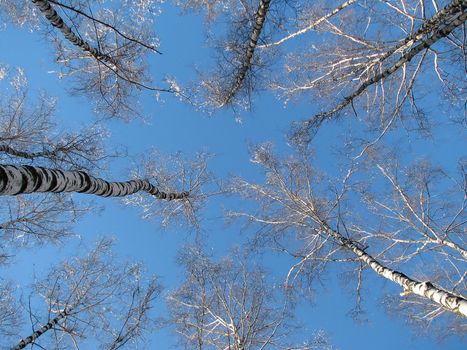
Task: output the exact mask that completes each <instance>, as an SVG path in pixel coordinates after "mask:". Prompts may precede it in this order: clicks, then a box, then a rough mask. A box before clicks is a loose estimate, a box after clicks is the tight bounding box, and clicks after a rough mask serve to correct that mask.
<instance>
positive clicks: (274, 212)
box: [232, 145, 467, 330]
mask: <svg viewBox="0 0 467 350" xmlns="http://www.w3.org/2000/svg"><path fill="white" fill-rule="evenodd" d="M252 161H253V162H255V163H258V164H260V165H261V166H262V167H264V171H265V175H266V179H267V180H266V181H265V183H264V184H255V183H250V182H248V181H246V180H243V179H238V180H237V181H236V182H235V183H234V185H233V189H234V190H235V191H237V192H238V193H240V194H242V195H243V196H245V197H246V198H248V199H252V200H256V201H257V202H258V204H259V205H260V207H259V208H260V209H259V210H258V211H257V212H235V213H232V215H234V216H238V217H243V218H246V219H247V220H248V221H250V222H253V223H257V224H259V225H261V226H262V227H263V229H262V230H260V232H262V233H261V234H260V235H259V236H258V237H257V239H256V240H255V241H256V242H257V244H273V246H275V247H276V248H279V249H280V250H281V251H284V252H288V253H289V254H290V256H292V257H293V258H295V259H296V263H295V264H294V265H293V266H292V267H291V268H290V271H289V273H288V276H287V278H286V284H288V285H291V286H294V285H296V286H299V285H300V284H299V283H298V282H299V281H300V279H301V278H302V274H304V273H303V271H309V273H308V275H307V276H308V278H309V277H310V276H311V278H313V277H316V275H315V276H313V273H315V274H319V273H320V272H319V271H324V269H325V268H326V266H327V265H328V264H332V263H341V264H346V263H348V264H357V270H360V269H365V268H366V269H368V270H369V271H371V272H373V273H374V274H375V275H376V276H379V277H380V278H384V279H387V280H389V281H391V282H393V283H395V284H396V285H399V286H400V288H401V296H402V297H403V298H406V297H407V295H410V296H415V297H416V299H417V300H418V302H419V303H423V304H424V305H431V306H430V307H429V308H426V309H425V311H427V310H429V309H430V308H431V310H430V311H427V313H426V314H425V315H423V316H425V320H427V319H430V320H433V319H434V318H436V317H438V316H440V315H441V314H443V313H448V314H450V316H448V317H447V318H448V319H450V320H451V321H452V322H454V323H455V324H457V325H458V326H457V329H458V330H459V329H462V328H463V327H465V324H464V325H462V324H463V323H464V322H465V321H464V320H463V318H465V317H467V314H466V307H467V300H466V298H465V287H466V286H465V274H463V268H462V266H464V265H465V262H466V259H465V256H464V253H465V246H464V242H463V238H462V236H460V237H459V236H456V234H455V232H452V233H451V232H450V230H451V229H452V230H462V228H461V227H463V226H464V225H465V220H463V219H462V217H463V216H465V203H463V201H464V200H465V198H463V194H462V195H461V196H460V197H462V198H460V203H459V204H458V206H454V205H453V208H455V207H457V209H453V210H452V211H450V212H449V214H448V213H445V214H446V216H445V217H443V218H435V217H432V216H428V217H427V216H424V214H422V213H427V211H429V212H430V213H431V212H432V210H433V213H434V212H436V210H435V209H434V208H432V207H431V206H436V205H437V204H435V203H431V202H426V201H425V200H423V202H421V203H420V205H421V208H414V207H412V205H414V204H415V203H416V202H413V201H412V199H409V197H408V196H409V194H408V192H407V193H406V192H404V190H402V189H401V187H398V185H396V187H395V191H396V192H397V193H398V195H399V197H400V200H401V201H402V202H403V203H404V205H405V206H406V207H407V208H408V212H409V213H407V210H404V213H405V214H404V215H409V214H410V215H412V216H411V217H410V219H407V220H406V219H404V218H405V217H406V216H402V219H401V220H402V222H399V225H404V226H405V228H404V229H402V228H400V227H397V226H396V227H393V226H392V225H389V224H385V223H384V222H382V223H380V222H379V221H377V220H374V218H372V216H371V215H368V212H367V210H368V208H365V207H361V206H358V205H356V203H368V204H369V205H372V203H376V205H377V206H380V207H381V208H382V210H383V211H384V210H388V211H390V210H391V205H390V204H389V203H387V202H385V201H384V199H383V198H382V197H381V196H377V197H376V198H374V197H371V198H374V199H371V200H367V201H361V199H359V198H356V197H355V192H354V191H355V190H356V188H355V187H353V185H351V183H352V182H351V181H350V179H351V178H352V171H350V172H349V173H348V174H347V176H346V177H344V179H343V182H342V180H340V182H341V183H343V187H342V188H340V189H338V190H337V189H336V190H335V191H331V190H330V189H332V187H331V185H332V181H330V180H328V179H326V177H324V176H323V175H319V172H318V171H317V170H316V169H314V168H313V167H312V165H311V164H310V159H309V158H308V157H307V156H306V154H299V155H298V156H295V157H289V158H286V159H281V158H279V157H276V156H275V155H274V154H273V153H272V151H271V148H270V146H268V145H262V146H258V147H256V148H255V149H254V150H253V154H252ZM385 171H386V170H385V169H383V176H384V177H386V178H387V176H388V174H387V173H386V174H385ZM369 178H370V177H369ZM390 178H391V177H390ZM367 181H368V180H367ZM357 187H358V186H357ZM365 193H367V192H366V191H365ZM401 193H402V194H401ZM421 198H423V197H421ZM443 198H444V199H445V200H447V201H449V199H451V198H450V197H449V196H446V194H445V195H444V196H443ZM428 207H430V209H428ZM346 208H349V209H346ZM350 208H352V209H350ZM410 208H412V209H410ZM420 210H422V213H420ZM420 215H422V217H423V219H421V217H420ZM390 217H391V215H390ZM399 218H400V217H399ZM399 218H398V219H397V220H399ZM435 219H436V220H435ZM428 222H429V224H427V223H428ZM444 222H445V223H446V225H447V226H443V225H444V224H443V223H444ZM357 223H358V224H357ZM379 225H381V226H379ZM419 225H422V226H424V228H423V229H418V228H417V227H420V226H419ZM426 226H429V227H432V228H434V227H436V230H437V231H438V230H439V231H438V232H433V229H430V228H429V227H428V228H427V227H426ZM372 227H380V230H379V231H377V232H378V233H377V232H373V231H372ZM443 227H445V228H444V229H443ZM392 228H394V232H391V229H392ZM456 232H460V231H456ZM379 234H380V235H381V236H383V240H384V239H387V240H388V241H389V242H390V243H388V244H383V245H381V242H380V241H378V239H379V238H381V237H378V235H379ZM408 235H410V238H408ZM417 236H418V237H417ZM420 236H421V237H420ZM437 238H439V240H437ZM297 240H298V242H300V244H298V248H293V247H297V244H296V243H297ZM261 242H263V243H261ZM430 247H431V249H430ZM425 249H426V251H425ZM436 251H439V252H440V255H439V256H438V259H436V257H435V256H433V252H436ZM424 254H425V256H426V257H427V260H428V261H437V262H436V265H434V266H430V265H429V263H427V264H424V265H422V266H420V267H419V268H418V269H416V268H414V266H413V265H409V264H407V265H405V264H404V261H406V260H408V259H414V260H415V259H416V258H421V257H422V256H423V255H424ZM428 256H429V257H430V258H428ZM413 262H414V261H412V263H413ZM401 267H403V268H404V269H407V271H404V270H400V268H401ZM438 268H441V269H446V273H447V276H449V279H446V278H444V279H439V281H440V282H443V283H444V285H443V286H440V285H438V284H437V283H436V282H437V281H438V280H437V281H436V282H435V281H434V280H431V281H430V280H429V279H426V277H428V276H430V275H431V277H433V278H435V277H437V276H436V271H437V270H438ZM416 271H423V273H424V277H425V278H424V279H417V278H416V277H414V276H411V273H415V272H416ZM309 280H310V279H308V280H307V281H309ZM360 283H361V282H359V284H360ZM392 298H399V297H398V296H392ZM403 300H404V299H403ZM433 309H434V310H436V311H434V312H431V311H433ZM414 313H415V310H414ZM459 324H460V325H459Z"/></svg>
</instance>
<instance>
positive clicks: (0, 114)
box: [0, 66, 117, 255]
mask: <svg viewBox="0 0 467 350" xmlns="http://www.w3.org/2000/svg"><path fill="white" fill-rule="evenodd" d="M0 71H1V72H2V73H1V76H2V81H1V82H0V84H1V87H2V91H3V92H4V93H3V94H2V96H1V97H0V160H1V161H2V162H4V163H8V164H21V163H26V164H34V165H43V166H55V167H61V168H64V169H75V170H78V169H79V170H87V171H92V172H93V173H94V174H96V173H98V172H99V171H100V170H102V169H103V168H105V166H106V161H107V160H108V159H109V158H112V157H114V156H116V155H117V154H116V153H108V152H106V151H104V143H103V142H104V139H105V135H106V132H105V130H104V129H103V128H102V127H99V126H97V125H93V126H91V127H87V128H82V129H81V130H78V131H77V132H70V131H64V130H61V128H59V127H58V126H57V124H56V117H55V109H56V105H57V102H56V99H54V98H52V97H50V96H47V95H46V94H45V93H42V92H39V96H38V97H37V98H36V99H34V98H32V96H31V95H34V92H32V91H29V88H28V82H27V78H26V76H25V74H24V71H23V70H22V69H20V68H16V69H12V68H9V67H6V66H2V67H1V68H0ZM90 207H91V205H90V204H89V203H85V202H84V201H81V202H80V203H78V202H76V201H73V200H72V198H71V197H70V196H68V195H66V194H62V195H53V194H47V195H40V196H36V195H31V196H28V197H16V198H8V197H2V198H1V210H0V218H1V219H0V237H1V239H2V247H3V249H5V253H6V255H15V252H16V251H17V249H18V248H19V247H24V246H30V245H34V244H37V243H39V244H42V243H46V242H54V243H58V242H60V241H62V240H63V239H64V238H65V237H68V236H70V235H72V234H73V230H72V225H73V223H75V222H76V220H77V219H78V218H79V217H81V216H82V215H83V214H84V213H85V212H86V211H87V210H88V209H89V208H90Z"/></svg>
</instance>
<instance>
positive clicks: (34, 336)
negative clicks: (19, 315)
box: [11, 309, 71, 350]
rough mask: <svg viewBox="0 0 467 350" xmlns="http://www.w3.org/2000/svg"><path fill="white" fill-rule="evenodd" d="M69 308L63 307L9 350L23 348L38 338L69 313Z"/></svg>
mask: <svg viewBox="0 0 467 350" xmlns="http://www.w3.org/2000/svg"><path fill="white" fill-rule="evenodd" d="M70 311H71V309H65V310H63V311H61V312H59V313H58V315H57V316H55V318H53V319H52V320H50V321H49V322H48V323H46V324H45V325H43V326H42V327H41V328H40V329H38V330H37V331H35V332H34V333H33V334H31V335H30V336H29V337H27V338H25V339H23V340H21V341H20V342H19V343H18V344H17V345H16V346H14V347H12V348H11V350H20V349H24V348H25V347H26V346H27V345H29V344H32V343H33V342H34V341H35V340H36V339H37V338H39V337H40V336H41V335H42V334H44V333H45V332H47V331H48V330H49V329H52V328H53V327H54V326H55V325H56V324H57V323H58V322H59V321H60V320H61V319H63V318H65V317H66V316H68V315H69V314H70Z"/></svg>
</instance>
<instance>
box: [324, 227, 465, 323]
mask: <svg viewBox="0 0 467 350" xmlns="http://www.w3.org/2000/svg"><path fill="white" fill-rule="evenodd" d="M321 224H322V225H323V227H324V228H325V230H326V232H327V234H328V235H329V236H331V237H333V238H334V240H335V241H336V242H337V243H338V244H339V245H340V246H342V247H345V248H347V249H349V250H351V251H352V252H353V253H354V254H355V255H356V256H357V257H358V259H359V260H361V261H363V262H364V263H365V264H367V265H368V266H369V267H371V269H372V270H373V271H375V272H376V273H377V274H378V275H380V276H382V277H384V278H386V279H388V280H390V281H393V282H395V283H397V284H398V285H400V286H401V287H402V288H403V289H404V291H403V293H401V295H406V294H411V293H413V294H416V295H418V296H420V297H422V298H427V299H429V300H431V301H433V302H435V303H437V304H439V305H441V306H443V307H444V308H445V309H447V310H449V311H451V312H454V313H456V314H458V315H460V316H464V317H467V299H465V298H464V297H463V296H460V295H455V294H453V293H450V292H447V291H445V290H443V289H441V288H438V287H436V286H434V285H433V284H431V283H430V282H428V281H426V282H419V281H417V280H414V279H412V278H410V277H408V276H406V275H405V274H403V273H402V272H399V271H396V270H393V269H390V268H388V267H386V266H384V265H382V264H381V263H380V262H378V261H377V260H376V259H375V258H373V257H372V256H371V255H369V254H367V253H366V252H365V250H364V249H362V248H360V247H359V246H358V245H357V244H356V243H355V242H354V241H352V240H350V239H348V238H345V237H343V236H342V235H341V234H340V233H339V232H336V231H334V230H333V229H331V228H330V227H329V226H327V224H326V223H321Z"/></svg>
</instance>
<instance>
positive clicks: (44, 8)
mask: <svg viewBox="0 0 467 350" xmlns="http://www.w3.org/2000/svg"><path fill="white" fill-rule="evenodd" d="M32 2H33V4H35V5H36V6H37V7H38V8H39V10H40V11H41V12H42V13H43V14H44V16H45V17H46V18H47V19H48V20H49V22H50V23H51V24H52V25H53V26H54V27H56V28H58V29H59V30H60V31H61V32H62V33H63V35H64V36H65V39H67V40H68V41H70V42H71V43H72V44H73V45H76V46H78V47H80V48H81V49H83V50H84V51H86V52H89V53H90V54H91V55H92V56H93V57H95V58H96V59H98V60H102V61H105V62H109V63H112V64H114V65H115V62H114V60H113V59H112V58H111V57H110V56H108V55H106V54H103V53H102V52H100V51H99V49H97V48H95V47H92V46H91V45H89V43H87V42H86V41H84V40H83V39H81V38H80V37H79V36H77V35H76V34H75V33H73V31H72V30H71V28H70V27H68V26H67V25H66V24H65V22H63V19H62V18H61V17H60V16H59V15H58V13H57V11H55V10H54V9H53V8H52V5H50V2H49V1H47V0H32Z"/></svg>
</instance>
